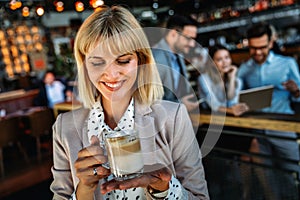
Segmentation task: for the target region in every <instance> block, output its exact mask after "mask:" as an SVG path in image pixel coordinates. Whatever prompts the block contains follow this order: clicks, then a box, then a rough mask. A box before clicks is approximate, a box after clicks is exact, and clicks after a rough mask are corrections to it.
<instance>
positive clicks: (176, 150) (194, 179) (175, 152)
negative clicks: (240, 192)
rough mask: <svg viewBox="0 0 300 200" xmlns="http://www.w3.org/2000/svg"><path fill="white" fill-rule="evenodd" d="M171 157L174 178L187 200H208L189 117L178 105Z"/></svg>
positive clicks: (199, 157)
mask: <svg viewBox="0 0 300 200" xmlns="http://www.w3.org/2000/svg"><path fill="white" fill-rule="evenodd" d="M173 137H174V138H173V141H174V143H173V149H172V157H173V161H174V167H175V172H176V178H177V179H178V180H180V182H181V184H182V186H183V187H184V189H185V190H186V193H187V195H188V199H209V195H208V189H207V182H206V180H205V174H204V168H203V165H202V155H201V152H200V147H199V144H198V142H197V140H196V137H195V133H194V130H193V126H192V123H191V121H190V117H189V115H188V112H187V110H186V108H185V106H184V105H182V104H180V106H179V108H178V111H177V114H176V118H175V122H174V136H173Z"/></svg>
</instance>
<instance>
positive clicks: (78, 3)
mask: <svg viewBox="0 0 300 200" xmlns="http://www.w3.org/2000/svg"><path fill="white" fill-rule="evenodd" d="M75 10H76V11H77V12H82V11H84V4H83V3H82V2H81V1H76V2H75Z"/></svg>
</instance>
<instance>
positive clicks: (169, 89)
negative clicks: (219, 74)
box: [152, 15, 199, 111]
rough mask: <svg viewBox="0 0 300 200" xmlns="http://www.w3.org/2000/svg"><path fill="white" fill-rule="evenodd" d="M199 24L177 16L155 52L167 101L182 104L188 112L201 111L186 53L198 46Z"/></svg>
mask: <svg viewBox="0 0 300 200" xmlns="http://www.w3.org/2000/svg"><path fill="white" fill-rule="evenodd" d="M197 25H198V23H197V22H196V21H195V20H193V19H192V18H189V17H185V16H180V15H174V16H172V17H170V18H169V20H168V22H167V25H166V32H165V35H164V37H163V38H162V39H161V40H160V41H159V42H158V43H157V44H155V45H154V46H153V48H152V52H153V56H154V59H155V61H156V64H157V68H158V71H159V74H160V77H161V80H162V83H163V86H164V92H165V94H164V99H166V100H170V101H180V102H182V103H183V104H184V105H185V106H186V108H187V110H188V111H192V110H195V109H196V108H199V103H198V102H197V101H196V96H195V92H194V91H193V89H192V86H191V85H190V83H189V80H188V75H187V69H186V64H185V60H184V54H187V53H189V51H190V49H191V48H194V47H195V44H196V41H195V39H196V37H197Z"/></svg>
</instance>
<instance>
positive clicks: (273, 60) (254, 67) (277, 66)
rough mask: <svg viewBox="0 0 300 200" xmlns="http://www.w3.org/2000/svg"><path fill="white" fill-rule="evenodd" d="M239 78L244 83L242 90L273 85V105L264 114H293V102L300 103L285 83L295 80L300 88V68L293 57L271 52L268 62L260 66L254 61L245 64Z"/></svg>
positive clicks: (265, 109) (239, 72) (241, 67)
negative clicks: (285, 86) (286, 87)
mask: <svg viewBox="0 0 300 200" xmlns="http://www.w3.org/2000/svg"><path fill="white" fill-rule="evenodd" d="M238 77H239V78H240V79H241V81H242V88H243V89H248V88H254V87H260V86H265V85H273V86H274V92H273V96H272V105H271V107H269V108H264V109H263V110H262V111H263V112H273V113H286V114H293V113H294V111H293V110H292V108H291V105H290V104H291V101H300V98H294V97H292V95H291V93H290V92H289V91H288V90H286V89H285V88H284V86H283V85H282V83H283V82H285V81H288V80H293V81H295V82H296V84H297V85H298V87H299V88H300V75H299V67H298V65H297V63H296V61H295V60H294V59H293V58H292V57H288V56H282V55H277V54H274V53H273V52H272V51H270V53H269V55H268V57H267V60H266V61H265V62H264V63H263V64H262V65H259V64H257V63H255V62H254V60H253V59H250V60H248V61H247V62H245V63H243V64H242V65H241V66H240V68H239V71H238Z"/></svg>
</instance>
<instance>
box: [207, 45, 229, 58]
mask: <svg viewBox="0 0 300 200" xmlns="http://www.w3.org/2000/svg"><path fill="white" fill-rule="evenodd" d="M219 50H226V51H229V50H228V49H227V48H226V47H225V46H223V45H221V44H216V45H214V46H212V47H209V49H208V53H209V55H210V57H211V58H214V55H215V53H216V52H217V51H219Z"/></svg>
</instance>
